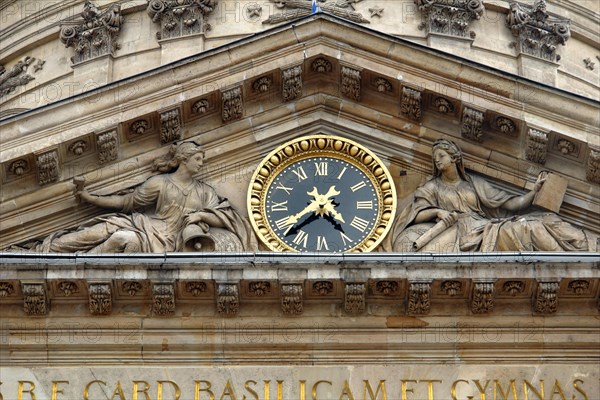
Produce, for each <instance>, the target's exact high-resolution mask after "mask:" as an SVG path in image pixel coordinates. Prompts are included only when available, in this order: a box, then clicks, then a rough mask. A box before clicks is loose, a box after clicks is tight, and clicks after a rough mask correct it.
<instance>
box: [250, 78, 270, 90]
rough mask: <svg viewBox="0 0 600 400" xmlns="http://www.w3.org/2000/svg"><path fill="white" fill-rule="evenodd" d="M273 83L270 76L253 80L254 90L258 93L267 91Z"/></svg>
mask: <svg viewBox="0 0 600 400" xmlns="http://www.w3.org/2000/svg"><path fill="white" fill-rule="evenodd" d="M271 85H273V79H272V78H271V77H270V76H263V77H262V78H258V79H257V80H255V81H254V82H252V90H254V91H255V92H257V93H266V92H268V91H269V88H270V87H271Z"/></svg>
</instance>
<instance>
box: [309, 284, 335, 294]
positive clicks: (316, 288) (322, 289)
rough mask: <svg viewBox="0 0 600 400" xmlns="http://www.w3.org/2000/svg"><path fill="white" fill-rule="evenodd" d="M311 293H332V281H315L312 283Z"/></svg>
mask: <svg viewBox="0 0 600 400" xmlns="http://www.w3.org/2000/svg"><path fill="white" fill-rule="evenodd" d="M312 293H313V294H316V295H318V296H328V295H331V294H332V293H333V282H331V281H316V282H313V284H312Z"/></svg>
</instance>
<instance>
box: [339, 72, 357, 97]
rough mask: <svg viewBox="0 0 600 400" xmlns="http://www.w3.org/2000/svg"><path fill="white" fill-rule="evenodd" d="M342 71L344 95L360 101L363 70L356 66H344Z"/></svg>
mask: <svg viewBox="0 0 600 400" xmlns="http://www.w3.org/2000/svg"><path fill="white" fill-rule="evenodd" d="M341 73H342V77H341V79H342V82H341V91H342V95H343V96H345V97H347V98H349V99H352V100H355V101H360V81H361V71H360V70H358V69H355V68H350V67H346V66H342V70H341Z"/></svg>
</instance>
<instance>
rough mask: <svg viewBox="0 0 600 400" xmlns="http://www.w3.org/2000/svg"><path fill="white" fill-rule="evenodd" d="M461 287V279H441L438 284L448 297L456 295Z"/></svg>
mask: <svg viewBox="0 0 600 400" xmlns="http://www.w3.org/2000/svg"><path fill="white" fill-rule="evenodd" d="M462 287H463V284H462V282H461V281H443V282H442V284H441V286H440V288H441V289H442V292H444V293H445V294H446V295H448V296H450V297H454V296H456V295H458V294H459V293H460V292H461V291H462Z"/></svg>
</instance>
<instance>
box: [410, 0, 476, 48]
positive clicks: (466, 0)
mask: <svg viewBox="0 0 600 400" xmlns="http://www.w3.org/2000/svg"><path fill="white" fill-rule="evenodd" d="M414 2H415V4H416V5H417V7H418V8H419V10H420V11H421V12H422V13H423V17H424V21H423V22H422V23H421V25H419V29H425V30H426V32H427V34H428V35H429V34H430V33H435V34H442V35H448V36H455V37H461V38H471V39H474V38H475V32H473V31H469V25H470V23H471V21H473V20H475V19H480V18H481V16H482V15H483V11H484V7H483V1H482V0H452V1H449V0H414Z"/></svg>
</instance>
